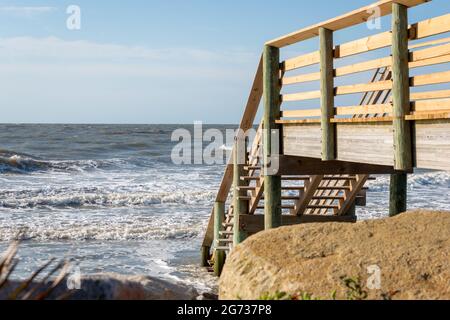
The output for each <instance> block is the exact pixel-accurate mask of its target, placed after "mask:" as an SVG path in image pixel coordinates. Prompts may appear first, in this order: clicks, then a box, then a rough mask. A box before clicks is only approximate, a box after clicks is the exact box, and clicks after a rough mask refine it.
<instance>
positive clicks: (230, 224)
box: [222, 222, 234, 228]
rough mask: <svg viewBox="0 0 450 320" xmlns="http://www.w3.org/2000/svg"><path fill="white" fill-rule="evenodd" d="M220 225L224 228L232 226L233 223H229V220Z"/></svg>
mask: <svg viewBox="0 0 450 320" xmlns="http://www.w3.org/2000/svg"><path fill="white" fill-rule="evenodd" d="M222 226H224V227H225V228H226V227H232V226H234V223H231V222H227V223H222Z"/></svg>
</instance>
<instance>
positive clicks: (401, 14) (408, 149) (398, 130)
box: [392, 3, 413, 171]
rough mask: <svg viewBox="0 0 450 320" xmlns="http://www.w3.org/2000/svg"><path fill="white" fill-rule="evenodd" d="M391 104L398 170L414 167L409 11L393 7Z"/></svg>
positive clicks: (400, 6)
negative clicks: (410, 118)
mask: <svg viewBox="0 0 450 320" xmlns="http://www.w3.org/2000/svg"><path fill="white" fill-rule="evenodd" d="M392 6H393V7H392V81H393V83H392V102H393V114H394V121H393V126H394V159H395V169H396V170H399V171H408V170H411V169H412V167H413V161H412V142H411V124H410V123H409V121H407V120H405V116H406V115H408V114H409V112H410V111H411V105H410V91H409V65H408V64H409V50H408V8H407V7H406V6H404V5H401V4H398V3H394V4H393V5H392Z"/></svg>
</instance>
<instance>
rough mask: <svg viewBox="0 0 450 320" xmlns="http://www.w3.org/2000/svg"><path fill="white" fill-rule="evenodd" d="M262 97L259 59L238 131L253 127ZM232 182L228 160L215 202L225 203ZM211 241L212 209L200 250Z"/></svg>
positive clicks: (212, 228) (206, 247)
mask: <svg viewBox="0 0 450 320" xmlns="http://www.w3.org/2000/svg"><path fill="white" fill-rule="evenodd" d="M262 95H263V66H262V57H261V58H260V61H259V64H258V67H257V69H256V74H255V78H254V80H253V84H252V88H251V90H250V95H249V98H248V100H247V104H246V106H245V110H244V115H243V116H242V120H241V123H240V125H239V129H241V130H243V131H244V132H246V131H247V130H249V129H250V128H252V127H253V124H254V121H255V117H256V114H257V112H258V108H259V104H260V103H261V98H262ZM234 147H235V146H233V151H232V152H234ZM232 181H233V165H232V159H230V161H229V163H228V164H227V166H226V168H225V173H224V175H223V178H222V181H221V183H220V187H219V190H218V192H217V197H216V202H220V203H225V202H226V201H227V198H228V195H229V193H230V189H231V184H232ZM213 240H214V208H213V209H212V212H211V216H210V218H209V221H208V226H207V229H206V233H205V237H204V239H203V244H202V248H203V249H202V250H204V251H209V249H210V248H211V244H212V242H213Z"/></svg>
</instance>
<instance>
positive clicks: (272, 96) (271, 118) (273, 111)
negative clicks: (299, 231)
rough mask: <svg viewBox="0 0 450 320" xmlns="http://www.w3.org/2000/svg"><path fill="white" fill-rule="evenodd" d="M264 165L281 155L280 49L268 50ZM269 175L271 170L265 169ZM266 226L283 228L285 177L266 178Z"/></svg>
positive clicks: (265, 62)
mask: <svg viewBox="0 0 450 320" xmlns="http://www.w3.org/2000/svg"><path fill="white" fill-rule="evenodd" d="M263 70H264V71H263V77H264V140H263V143H264V166H266V167H267V166H269V165H270V159H271V156H277V154H276V153H277V152H278V150H272V142H273V141H272V132H273V131H275V132H276V131H277V130H278V132H279V130H280V127H279V125H278V124H276V123H275V121H276V120H279V119H280V115H281V110H280V107H281V96H280V92H281V81H280V49H279V48H276V47H272V46H265V47H264V61H263ZM265 171H266V173H267V170H265ZM264 225H265V229H266V230H268V229H272V228H277V227H279V226H281V177H280V176H272V175H269V174H266V175H265V177H264Z"/></svg>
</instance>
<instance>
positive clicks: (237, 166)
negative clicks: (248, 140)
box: [233, 130, 249, 246]
mask: <svg viewBox="0 0 450 320" xmlns="http://www.w3.org/2000/svg"><path fill="white" fill-rule="evenodd" d="M233 160H234V161H233V187H234V208H233V214H234V219H233V220H234V226H233V244H234V245H235V246H237V245H238V244H240V243H241V242H242V241H244V240H245V239H246V238H247V235H246V234H245V232H244V231H243V230H242V228H241V224H240V215H243V214H248V206H249V205H248V200H245V199H242V197H245V196H247V191H246V190H242V189H240V187H243V186H246V185H248V183H247V182H246V181H244V180H242V179H241V177H243V176H245V170H244V166H245V164H246V163H247V161H246V160H247V150H246V148H245V134H244V132H242V130H240V131H239V132H238V134H237V136H236V143H235V148H234V154H233Z"/></svg>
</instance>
